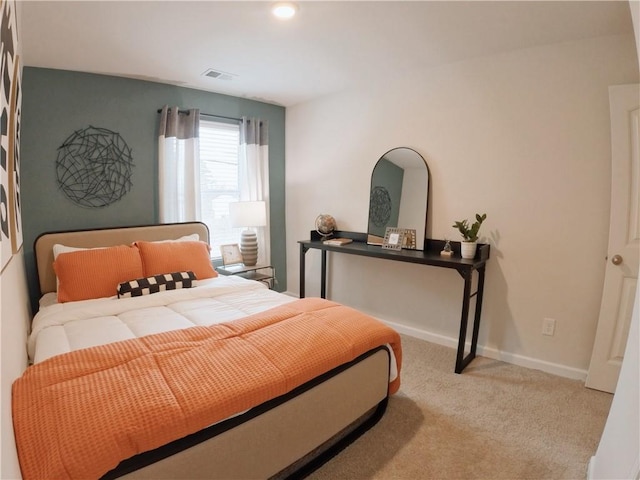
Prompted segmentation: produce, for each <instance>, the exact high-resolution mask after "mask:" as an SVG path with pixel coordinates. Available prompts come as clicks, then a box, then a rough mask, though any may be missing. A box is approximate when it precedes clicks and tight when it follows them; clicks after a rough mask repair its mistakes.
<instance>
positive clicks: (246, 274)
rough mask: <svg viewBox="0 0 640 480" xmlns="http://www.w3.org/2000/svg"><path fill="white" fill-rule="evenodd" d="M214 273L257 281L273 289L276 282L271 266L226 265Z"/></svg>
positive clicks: (274, 272) (273, 269) (274, 270)
mask: <svg viewBox="0 0 640 480" xmlns="http://www.w3.org/2000/svg"><path fill="white" fill-rule="evenodd" d="M216 271H217V272H218V273H219V274H220V275H237V276H239V277H242V278H247V279H249V280H257V281H258V282H262V283H264V284H265V285H266V286H267V287H269V288H273V286H274V284H275V281H276V269H275V268H274V267H272V266H271V265H254V266H252V267H247V266H246V265H242V264H238V265H227V266H222V267H217V268H216Z"/></svg>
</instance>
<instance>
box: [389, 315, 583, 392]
mask: <svg viewBox="0 0 640 480" xmlns="http://www.w3.org/2000/svg"><path fill="white" fill-rule="evenodd" d="M379 320H380V321H381V322H383V323H386V324H387V325H389V326H390V327H392V328H393V329H394V330H396V331H397V332H399V333H403V334H405V335H409V336H411V337H415V338H419V339H421V340H426V341H428V342H432V343H435V344H438V345H443V346H445V347H449V348H454V349H455V348H458V339H457V338H452V337H447V336H445V335H440V334H437V333H431V332H428V331H426V330H422V329H419V328H415V327H408V326H406V325H402V324H399V323H395V322H389V321H387V320H384V319H379ZM470 345H471V342H467V351H468V349H469V348H470ZM476 353H477V354H478V355H480V356H482V357H487V358H491V359H493V360H500V361H502V362H506V363H511V364H513V365H518V366H520V367H526V368H532V369H534V370H541V371H543V372H547V373H551V374H553V375H558V376H560V377H566V378H571V379H573V380H581V381H585V380H586V378H587V371H586V370H581V369H578V368H574V367H569V366H567V365H561V364H559V363H552V362H547V361H544V360H539V359H537V358H531V357H525V356H524V355H518V354H516V353H509V352H503V351H500V350H497V349H495V348H490V347H483V346H481V345H478V349H477V351H476Z"/></svg>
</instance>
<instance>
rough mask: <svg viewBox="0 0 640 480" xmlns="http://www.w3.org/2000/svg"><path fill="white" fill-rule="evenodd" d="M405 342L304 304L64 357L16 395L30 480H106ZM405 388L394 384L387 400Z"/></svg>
mask: <svg viewBox="0 0 640 480" xmlns="http://www.w3.org/2000/svg"><path fill="white" fill-rule="evenodd" d="M386 343H389V344H391V346H392V348H393V351H394V353H395V356H396V360H397V364H398V371H399V370H400V364H401V346H400V337H399V335H398V334H397V333H396V332H395V331H394V330H392V329H390V328H389V327H387V326H385V325H384V324H382V323H380V322H378V321H377V320H375V319H373V318H371V317H369V316H367V315H365V314H363V313H360V312H358V311H356V310H354V309H351V308H349V307H345V306H343V305H339V304H336V303H334V302H330V301H327V300H322V299H317V298H307V299H302V300H297V301H295V302H292V303H289V304H286V305H284V306H281V307H277V308H274V309H271V310H268V311H266V312H262V313H259V314H256V315H252V316H249V317H246V318H244V319H242V320H238V321H234V322H230V323H226V324H220V325H215V326H211V327H194V328H189V329H185V330H178V331H173V332H166V333H160V334H157V335H151V336H148V337H143V338H140V339H134V340H127V341H124V342H118V343H115V344H110V345H105V346H100V347H94V348H90V349H85V350H78V351H75V352H71V353H67V354H64V355H59V356H57V357H54V358H51V359H49V360H46V361H44V362H41V363H38V364H36V365H33V366H31V367H29V368H28V369H27V370H26V372H25V373H24V374H23V376H22V377H20V378H19V379H17V380H16V381H15V383H14V384H13V405H12V408H13V423H14V430H15V435H16V443H17V447H18V457H19V460H20V466H21V469H22V474H23V477H24V478H25V479H54V478H55V479H64V478H83V479H84V478H98V477H100V476H101V475H104V474H105V473H106V472H108V471H109V470H111V469H112V468H114V467H116V466H117V465H118V463H119V462H120V461H121V460H124V459H126V458H129V457H131V456H133V455H135V454H138V453H141V452H144V451H147V450H151V449H154V448H156V447H159V446H161V445H164V444H166V443H168V442H170V441H172V440H175V439H177V438H181V437H183V436H185V435H188V434H190V433H193V432H196V431H198V430H201V429H202V428H205V427H207V426H208V425H210V424H212V423H214V422H217V421H219V420H222V419H224V418H226V417H229V416H231V415H233V414H235V413H238V412H242V411H244V410H247V409H249V408H251V407H253V406H256V405H258V404H260V403H263V402H265V401H267V400H269V399H272V398H275V397H277V396H279V395H282V394H284V393H287V392H288V391H290V390H292V389H294V388H295V387H297V386H299V385H301V384H303V383H305V382H306V381H308V380H310V379H312V378H314V377H316V376H318V375H320V374H322V373H324V372H327V371H329V370H331V369H332V368H334V367H336V366H338V365H341V364H343V363H345V362H349V361H351V360H353V359H355V358H356V357H358V356H359V355H361V354H362V353H365V352H367V351H368V350H371V349H372V348H375V347H377V346H379V345H384V344H386ZM399 385H400V380H399V376H398V378H396V379H395V380H394V381H393V382H392V383H390V386H389V391H390V393H395V392H396V391H397V390H398V388H399Z"/></svg>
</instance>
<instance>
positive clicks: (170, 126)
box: [159, 105, 200, 140]
mask: <svg viewBox="0 0 640 480" xmlns="http://www.w3.org/2000/svg"><path fill="white" fill-rule="evenodd" d="M199 128H200V110H198V109H197V108H193V109H191V110H186V111H185V110H182V111H181V110H180V109H179V108H178V107H169V106H168V105H165V106H164V107H162V110H161V111H160V130H159V135H160V136H163V137H165V138H168V137H176V138H178V139H181V140H185V139H187V138H198V134H199Z"/></svg>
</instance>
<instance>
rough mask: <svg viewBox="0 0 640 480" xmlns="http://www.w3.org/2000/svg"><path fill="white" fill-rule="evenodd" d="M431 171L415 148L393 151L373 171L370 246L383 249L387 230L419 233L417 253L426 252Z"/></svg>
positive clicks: (368, 230)
mask: <svg viewBox="0 0 640 480" xmlns="http://www.w3.org/2000/svg"><path fill="white" fill-rule="evenodd" d="M428 197H429V168H428V167H427V162H426V161H425V159H424V158H423V157H422V155H420V154H419V153H418V152H416V151H415V150H412V149H411V148H405V147H399V148H394V149H392V150H389V151H388V152H387V153H385V154H384V155H383V156H382V157H380V159H379V160H378V163H376V166H375V167H374V168H373V173H372V174H371V191H370V194H369V223H368V225H369V226H368V228H367V243H368V244H370V245H382V244H383V242H384V236H385V232H386V229H387V227H394V228H406V229H412V230H415V231H416V250H424V239H425V236H426V235H425V234H426V228H427V210H428Z"/></svg>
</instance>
